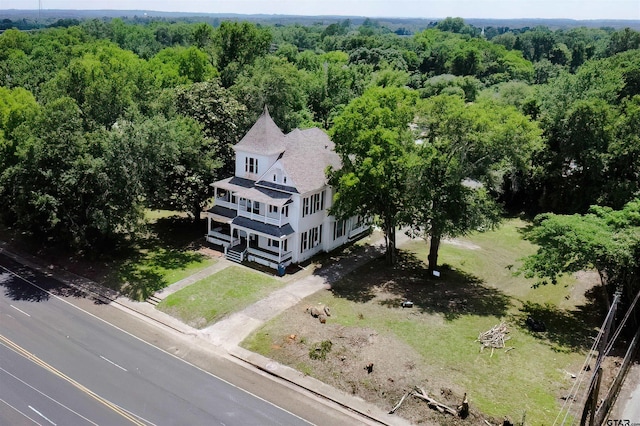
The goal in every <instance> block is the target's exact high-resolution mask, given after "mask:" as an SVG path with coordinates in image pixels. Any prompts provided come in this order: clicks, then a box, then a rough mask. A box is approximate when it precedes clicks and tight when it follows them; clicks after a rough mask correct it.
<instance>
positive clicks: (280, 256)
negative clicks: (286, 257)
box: [278, 238, 284, 263]
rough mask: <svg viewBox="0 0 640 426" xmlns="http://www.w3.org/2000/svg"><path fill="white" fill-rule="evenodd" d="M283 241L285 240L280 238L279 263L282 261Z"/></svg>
mask: <svg viewBox="0 0 640 426" xmlns="http://www.w3.org/2000/svg"><path fill="white" fill-rule="evenodd" d="M283 242H284V240H283V239H282V238H280V241H279V243H278V263H280V262H282V243H283Z"/></svg>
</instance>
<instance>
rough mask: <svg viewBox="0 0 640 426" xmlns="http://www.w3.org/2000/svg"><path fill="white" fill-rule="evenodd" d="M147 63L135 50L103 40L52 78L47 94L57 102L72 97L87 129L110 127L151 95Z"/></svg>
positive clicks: (45, 93)
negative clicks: (131, 50) (124, 48)
mask: <svg viewBox="0 0 640 426" xmlns="http://www.w3.org/2000/svg"><path fill="white" fill-rule="evenodd" d="M146 65H147V64H146V62H145V61H143V60H141V59H139V58H138V57H137V56H136V55H134V54H133V53H132V52H129V51H125V50H122V49H120V48H118V47H117V46H114V45H113V44H111V43H104V42H101V43H98V44H96V45H93V46H92V52H90V53H87V54H85V55H84V56H83V57H82V58H78V59H74V60H72V61H71V63H70V64H69V66H68V67H66V68H65V69H63V70H61V71H60V72H59V73H58V74H57V75H56V76H55V78H53V79H51V80H49V81H48V82H47V84H46V88H45V89H43V92H44V97H45V99H46V100H48V101H53V100H55V99H57V98H59V97H63V96H69V97H71V98H73V99H74V100H75V101H76V103H77V104H78V106H79V107H80V108H81V110H82V112H83V116H84V123H85V126H86V127H87V128H91V127H96V126H104V127H106V128H109V127H110V126H112V125H113V124H114V123H115V122H116V121H117V120H118V118H119V117H121V116H122V115H123V114H124V113H125V112H126V111H127V110H128V109H130V108H131V107H134V106H141V104H144V103H146V101H147V98H148V97H149V96H150V93H149V91H148V90H147V89H148V88H149V86H150V81H149V79H148V75H147V72H146V71H147V66H146Z"/></svg>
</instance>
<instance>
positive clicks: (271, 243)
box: [269, 239, 280, 248]
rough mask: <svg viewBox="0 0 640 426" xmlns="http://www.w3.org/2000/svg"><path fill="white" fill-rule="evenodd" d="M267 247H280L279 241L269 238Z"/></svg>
mask: <svg viewBox="0 0 640 426" xmlns="http://www.w3.org/2000/svg"><path fill="white" fill-rule="evenodd" d="M269 247H275V248H279V247H280V241H278V240H272V239H269Z"/></svg>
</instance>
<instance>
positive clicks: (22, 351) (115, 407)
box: [0, 334, 147, 426]
mask: <svg viewBox="0 0 640 426" xmlns="http://www.w3.org/2000/svg"><path fill="white" fill-rule="evenodd" d="M0 344H2V345H3V346H5V347H6V348H8V349H11V350H12V351H14V352H15V353H17V354H18V355H21V356H23V357H24V358H26V359H28V360H29V361H31V362H33V363H34V364H36V365H38V366H40V367H42V368H44V369H45V370H47V371H49V372H51V373H53V374H55V375H56V376H58V377H60V378H61V379H63V380H66V381H67V382H69V383H70V384H72V385H73V386H75V387H76V388H78V389H79V390H80V391H82V392H84V393H85V394H87V395H89V396H90V397H92V398H93V399H95V400H96V401H98V402H99V403H101V404H103V405H104V406H106V407H107V408H110V409H111V410H113V411H115V412H116V413H118V414H120V415H121V416H122V417H124V418H125V419H127V420H129V421H130V422H131V423H133V424H134V425H137V426H147V423H143V422H141V421H139V420H138V419H137V418H136V417H134V416H133V415H131V414H129V412H128V411H126V410H124V409H123V408H120V407H119V406H118V405H116V404H114V403H112V402H111V401H109V400H107V399H105V398H103V397H101V396H100V395H98V394H97V393H95V392H93V391H92V390H91V389H89V388H87V387H86V386H84V385H82V384H81V383H78V382H77V381H75V380H74V379H72V378H71V377H69V376H67V375H66V374H64V373H63V372H61V371H60V370H58V369H56V368H55V367H53V366H51V365H49V364H47V363H46V362H44V361H43V360H41V359H40V358H38V357H37V356H35V355H34V354H32V353H31V352H29V351H27V350H26V349H24V348H23V347H21V346H19V345H18V344H17V343H14V342H13V341H11V340H9V339H8V338H6V337H4V336H3V335H1V334H0Z"/></svg>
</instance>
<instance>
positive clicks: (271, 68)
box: [231, 55, 311, 132]
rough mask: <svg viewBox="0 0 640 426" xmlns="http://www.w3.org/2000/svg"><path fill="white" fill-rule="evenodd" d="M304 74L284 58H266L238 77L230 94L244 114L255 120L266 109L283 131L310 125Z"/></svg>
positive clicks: (270, 56) (271, 56) (305, 76)
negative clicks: (245, 110)
mask: <svg viewBox="0 0 640 426" xmlns="http://www.w3.org/2000/svg"><path fill="white" fill-rule="evenodd" d="M307 79H308V76H307V74H306V73H304V72H302V71H300V70H298V69H297V68H296V67H295V65H293V64H291V63H290V62H288V61H287V60H286V59H284V58H279V57H277V56H273V55H268V56H264V57H262V58H259V59H257V60H256V61H255V63H254V64H253V65H252V66H250V67H247V68H246V69H245V70H244V72H243V73H242V74H241V75H240V76H238V78H237V79H236V83H235V84H234V86H233V87H232V88H231V92H232V93H233V94H234V96H235V97H236V99H242V100H243V103H244V104H245V105H246V107H247V110H249V112H250V114H252V115H253V117H252V118H256V117H258V115H259V114H260V113H261V111H263V110H264V107H265V106H267V107H268V108H269V112H270V113H271V116H272V117H273V120H274V121H275V122H276V123H278V125H279V126H280V127H281V128H282V129H283V130H284V131H285V132H289V131H291V130H292V129H295V128H296V127H301V126H304V125H309V124H310V122H311V112H310V111H309V109H308V108H307V92H306V86H307Z"/></svg>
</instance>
